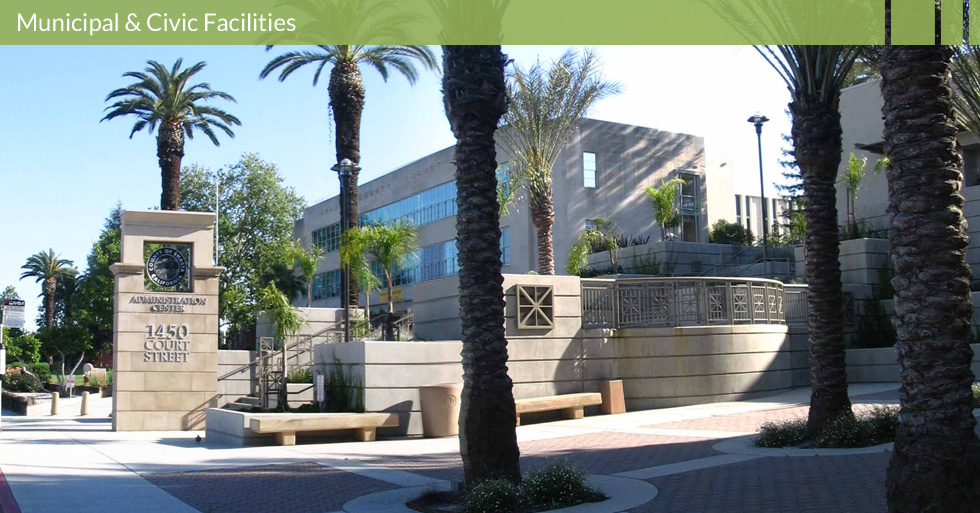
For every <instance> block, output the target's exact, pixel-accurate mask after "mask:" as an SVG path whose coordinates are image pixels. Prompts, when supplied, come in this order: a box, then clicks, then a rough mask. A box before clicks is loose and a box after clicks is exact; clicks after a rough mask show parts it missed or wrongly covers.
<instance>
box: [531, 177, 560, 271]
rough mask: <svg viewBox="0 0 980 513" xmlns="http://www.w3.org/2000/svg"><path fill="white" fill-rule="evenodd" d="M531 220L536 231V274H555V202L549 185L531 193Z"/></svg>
mask: <svg viewBox="0 0 980 513" xmlns="http://www.w3.org/2000/svg"><path fill="white" fill-rule="evenodd" d="M530 196H531V198H530V200H531V205H530V207H531V222H533V223H534V227H535V228H537V231H538V274H545V275H552V274H555V247H554V241H553V237H552V226H553V225H554V224H555V202H554V198H553V197H552V194H551V186H550V185H549V186H547V189H546V191H545V192H544V193H533V192H532V193H531V195H530Z"/></svg>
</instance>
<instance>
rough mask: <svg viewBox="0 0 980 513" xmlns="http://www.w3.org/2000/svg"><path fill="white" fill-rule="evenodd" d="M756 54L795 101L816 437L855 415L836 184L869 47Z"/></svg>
mask: <svg viewBox="0 0 980 513" xmlns="http://www.w3.org/2000/svg"><path fill="white" fill-rule="evenodd" d="M756 50H758V51H759V53H760V54H761V55H762V57H763V58H765V59H766V61H767V62H768V63H769V64H770V65H771V66H772V67H773V69H775V70H776V72H777V73H779V76H780V77H781V78H782V79H783V81H784V82H785V83H786V86H787V88H788V89H789V92H790V96H791V98H792V102H791V103H790V104H789V110H790V114H791V115H792V117H793V129H792V134H793V145H794V154H795V157H796V161H797V163H798V165H799V168H800V174H801V176H802V178H803V189H804V191H805V197H806V202H807V203H806V205H807V208H806V210H805V211H804V212H805V214H804V215H805V216H806V241H805V244H804V247H805V249H806V255H807V258H806V276H807V283H808V284H809V289H808V294H807V301H808V306H809V326H810V340H809V342H810V386H811V388H812V391H811V395H810V413H809V417H808V419H807V431H808V433H809V434H810V436H816V435H817V434H818V433H820V432H821V431H822V430H823V427H824V425H825V424H826V423H827V422H828V421H830V420H832V419H835V418H837V417H840V416H841V415H851V414H852V412H851V400H850V399H849V398H848V397H847V376H846V373H845V368H844V327H843V325H842V324H841V320H840V319H841V310H842V309H843V295H842V293H841V288H842V286H841V277H840V261H839V260H838V257H839V256H840V240H839V236H838V233H837V191H836V189H835V188H834V182H835V179H836V177H837V168H838V166H840V161H841V125H840V112H839V110H838V105H839V103H840V91H841V88H842V86H843V84H844V81H845V80H846V78H847V76H848V74H849V72H850V70H851V66H852V65H853V63H854V60H855V59H856V58H857V56H858V55H859V54H860V52H861V48H860V47H856V46H826V45H824V46H808V45H782V46H757V47H756Z"/></svg>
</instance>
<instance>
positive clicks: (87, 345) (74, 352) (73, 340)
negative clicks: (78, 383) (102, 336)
mask: <svg viewBox="0 0 980 513" xmlns="http://www.w3.org/2000/svg"><path fill="white" fill-rule="evenodd" d="M37 336H38V338H39V339H40V340H41V351H42V353H44V354H45V355H47V357H48V358H49V359H50V360H52V361H53V362H54V364H55V365H56V366H57V367H58V368H59V373H58V374H57V376H58V386H59V388H60V389H61V390H62V391H64V389H65V384H66V383H68V380H69V379H74V378H73V376H74V375H75V371H77V370H78V367H79V366H81V365H82V361H83V360H84V359H85V352H86V351H88V350H89V349H91V348H92V334H91V333H89V331H88V330H87V329H85V327H84V326H81V325H79V324H77V323H74V322H66V323H63V324H61V325H58V326H54V327H51V328H41V329H40V330H38V332H37ZM71 360H74V361H75V363H74V364H73V365H72V367H71V370H68V367H67V363H68V362H69V361H71Z"/></svg>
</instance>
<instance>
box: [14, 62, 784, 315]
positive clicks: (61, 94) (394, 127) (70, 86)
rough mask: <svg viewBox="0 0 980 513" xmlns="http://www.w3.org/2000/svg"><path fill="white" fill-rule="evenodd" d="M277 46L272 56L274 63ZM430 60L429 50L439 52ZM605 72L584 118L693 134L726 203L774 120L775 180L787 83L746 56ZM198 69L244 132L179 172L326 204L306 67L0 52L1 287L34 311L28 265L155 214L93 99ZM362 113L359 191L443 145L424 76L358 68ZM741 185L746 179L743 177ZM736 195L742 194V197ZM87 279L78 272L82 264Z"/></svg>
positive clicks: (318, 112)
mask: <svg viewBox="0 0 980 513" xmlns="http://www.w3.org/2000/svg"><path fill="white" fill-rule="evenodd" d="M276 50H277V49H273V52H275V51H276ZM564 50H565V48H564V47H538V46H521V47H505V48H504V52H505V53H507V54H508V56H509V57H510V58H512V59H514V61H515V62H516V63H517V64H518V65H521V66H529V65H531V64H533V63H534V61H535V59H539V58H540V59H541V60H544V61H550V60H551V59H553V58H555V57H557V56H559V55H560V54H561V53H562V52H563V51H564ZM436 51H437V52H438V49H436ZM597 51H598V54H599V56H600V58H601V60H602V62H603V70H604V72H605V74H606V75H607V76H608V77H609V78H610V79H613V80H616V81H618V82H620V83H621V85H622V88H623V92H622V94H620V95H619V96H617V97H613V98H610V99H608V100H605V101H604V102H602V103H600V104H599V105H598V106H597V108H596V109H595V110H594V111H593V112H592V113H591V117H595V118H599V119H605V120H609V121H615V122H621V123H629V124H635V125H643V126H649V127H653V128H658V129H663V130H670V131H676V132H684V133H690V134H696V135H702V136H704V137H705V145H706V152H707V156H708V158H709V159H712V158H716V157H719V156H722V155H724V156H726V157H728V158H731V159H733V164H734V169H735V173H736V175H737V176H739V177H740V178H739V179H737V180H736V184H737V185H736V192H740V191H743V190H744V191H749V192H750V193H755V192H754V191H757V190H758V179H757V178H753V177H755V176H756V173H757V172H758V169H757V160H756V159H757V157H756V147H755V132H754V130H753V129H752V126H751V125H749V124H748V123H746V121H745V120H746V118H748V117H749V116H750V115H751V114H752V113H754V112H755V111H760V112H762V113H764V114H766V115H767V116H769V118H771V119H772V122H770V123H768V124H767V125H766V128H765V130H764V133H763V148H764V150H763V151H764V162H765V166H766V173H767V179H769V180H776V179H777V178H778V175H779V167H778V165H777V160H778V158H779V147H780V146H781V144H782V142H781V140H780V137H779V136H780V134H781V133H787V132H788V131H789V120H788V119H787V117H786V115H785V114H784V110H785V109H786V104H787V103H788V102H789V93H788V92H787V91H786V88H785V85H784V84H783V83H782V81H781V80H780V79H779V77H778V76H777V75H776V73H775V72H774V71H773V70H772V69H771V68H769V67H768V65H767V64H766V63H765V62H764V61H763V60H762V58H761V57H759V55H758V54H757V53H756V52H755V50H754V49H752V48H751V47H720V46H719V47H716V46H693V47H668V46H643V47H625V46H614V47H598V48H597ZM179 57H183V58H184V61H185V62H187V63H193V62H197V61H206V62H207V64H208V65H207V67H206V68H205V69H204V70H203V71H202V72H201V73H200V74H199V75H198V77H199V79H200V81H207V82H210V83H211V85H212V87H214V88H216V89H220V90H223V91H226V92H228V93H231V94H232V95H233V96H235V98H236V99H237V100H238V103H237V104H235V105H223V107H227V109H228V110H230V111H232V112H233V113H235V114H236V115H237V116H238V117H239V118H240V119H241V120H242V126H241V127H238V128H236V130H235V132H236V137H235V138H234V139H227V138H223V139H222V142H221V146H219V147H215V146H213V145H212V144H211V143H210V141H208V140H207V139H206V138H203V137H202V138H198V139H195V140H193V141H189V142H188V144H187V147H186V148H185V153H186V155H185V157H184V164H185V165H186V164H190V163H194V162H196V163H198V164H201V165H203V166H205V167H211V168H219V167H222V166H225V165H228V164H231V163H234V162H235V161H236V160H237V159H238V157H239V156H240V155H241V154H242V153H244V152H256V153H259V154H260V155H261V156H262V158H264V159H266V160H268V161H270V162H273V163H275V164H276V165H277V166H278V168H279V171H280V173H281V174H282V176H283V177H284V178H285V182H286V184H287V185H290V186H292V187H294V188H295V189H296V190H297V192H298V193H299V194H300V195H302V196H303V197H305V198H306V200H307V202H309V203H314V202H316V201H317V200H319V199H323V198H326V197H329V196H332V195H334V194H336V193H337V189H338V187H337V178H336V174H335V173H333V172H331V171H330V170H329V168H330V166H331V165H333V164H334V162H333V158H334V157H333V155H334V152H333V131H332V130H333V129H332V127H331V126H330V125H331V124H330V123H329V122H328V115H327V113H328V98H327V90H326V85H327V80H326V78H325V77H324V79H323V80H322V81H321V82H320V84H319V86H317V87H316V88H314V87H312V76H313V70H312V69H311V70H300V71H298V72H296V73H294V74H293V76H291V77H290V78H289V79H288V80H287V81H286V82H284V83H280V82H278V81H277V80H274V79H272V78H269V79H266V80H262V81H260V80H258V73H259V70H260V69H261V68H262V66H263V65H264V64H265V63H266V62H267V61H268V60H269V59H270V58H271V54H270V53H266V52H265V50H264V48H262V47H253V46H229V47H221V46H176V47H160V46H157V47H139V46H88V47H83V46H70V47H11V46H7V47H0V62H3V63H4V65H5V68H6V69H7V70H8V71H10V73H8V74H7V75H6V77H5V79H4V80H2V81H0V106H2V109H0V112H2V113H3V123H0V148H2V155H3V158H2V159H0V207H2V210H0V215H2V221H0V289H2V288H3V287H6V286H7V285H14V286H15V287H16V288H17V291H18V292H19V293H20V295H21V297H23V298H24V299H26V300H27V302H28V304H27V317H28V318H29V319H31V320H33V318H34V316H35V315H36V311H37V306H38V304H39V299H38V298H37V296H38V294H39V293H40V290H41V289H40V285H39V284H36V283H34V282H33V281H32V280H23V281H20V280H19V276H20V272H21V271H20V266H21V265H23V263H24V261H25V260H26V259H27V257H28V256H30V255H31V254H34V253H36V252H38V251H42V250H47V249H48V248H53V249H54V250H55V251H56V252H57V253H60V254H61V255H62V256H63V257H64V258H68V259H71V260H74V261H75V263H76V265H78V266H79V267H80V268H83V267H84V264H85V257H86V255H87V254H88V251H89V249H90V248H91V245H92V243H93V242H94V241H95V240H96V238H97V237H98V234H99V232H100V231H101V228H102V223H103V220H104V218H105V217H106V215H107V214H108V212H109V210H110V209H111V208H112V207H113V206H114V205H115V204H116V202H121V203H122V205H123V207H124V208H134V209H144V208H151V207H154V206H156V205H158V204H159V198H160V171H159V168H158V167H157V159H156V145H155V140H154V138H153V137H152V136H151V135H149V134H147V133H145V132H142V133H139V134H137V135H135V136H134V137H133V139H129V138H128V136H129V131H130V129H131V127H132V122H131V121H129V120H123V119H117V120H113V121H111V122H102V123H100V122H99V120H100V119H101V118H102V116H103V109H104V108H105V105H106V104H105V102H104V98H105V95H106V94H107V93H108V92H109V91H111V90H112V89H114V88H116V87H119V86H122V85H125V84H128V83H129V82H130V79H124V78H122V77H121V76H120V75H121V74H122V73H123V72H125V71H129V70H140V69H142V68H143V67H144V65H145V62H146V60H148V59H154V60H157V61H160V62H162V63H164V64H167V65H169V64H172V63H173V61H174V60H176V59H177V58H179ZM363 72H364V82H365V88H366V91H367V93H366V96H367V97H366V106H365V111H364V118H363V120H362V124H361V155H362V158H361V166H362V167H363V171H362V172H361V177H362V178H361V179H362V181H367V180H370V179H372V178H375V177H377V176H380V175H382V174H385V173H387V172H389V171H391V170H393V169H397V168H398V167H400V166H401V165H404V164H406V163H408V162H411V161H413V160H415V159H417V158H419V157H422V156H424V155H426V154H428V153H431V152H433V151H436V150H439V149H441V148H444V147H446V146H450V145H452V144H453V143H454V142H455V141H454V139H453V137H452V134H451V132H450V131H449V124H448V123H447V122H446V119H445V114H444V112H443V107H442V98H441V91H440V79H439V77H438V76H437V75H436V74H434V73H428V74H423V76H422V77H421V78H420V80H419V81H418V83H417V84H416V85H415V86H414V87H411V86H409V85H408V82H407V81H406V80H404V79H403V78H402V77H400V76H393V77H391V78H390V80H389V82H388V83H384V82H383V81H382V80H381V78H380V76H378V75H377V74H376V73H375V72H374V71H373V70H370V69H365V70H363ZM742 176H744V177H745V178H744V180H743V179H742V178H741V177H742ZM743 188H744V189H743ZM83 270H84V269H83Z"/></svg>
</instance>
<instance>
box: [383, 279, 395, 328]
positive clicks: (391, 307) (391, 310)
mask: <svg viewBox="0 0 980 513" xmlns="http://www.w3.org/2000/svg"><path fill="white" fill-rule="evenodd" d="M392 272H393V271H388V272H386V273H385V275H386V277H387V278H388V315H386V316H385V340H394V339H395V327H394V324H395V298H394V296H393V293H394V291H395V284H394V283H393V281H394V280H392Z"/></svg>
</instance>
